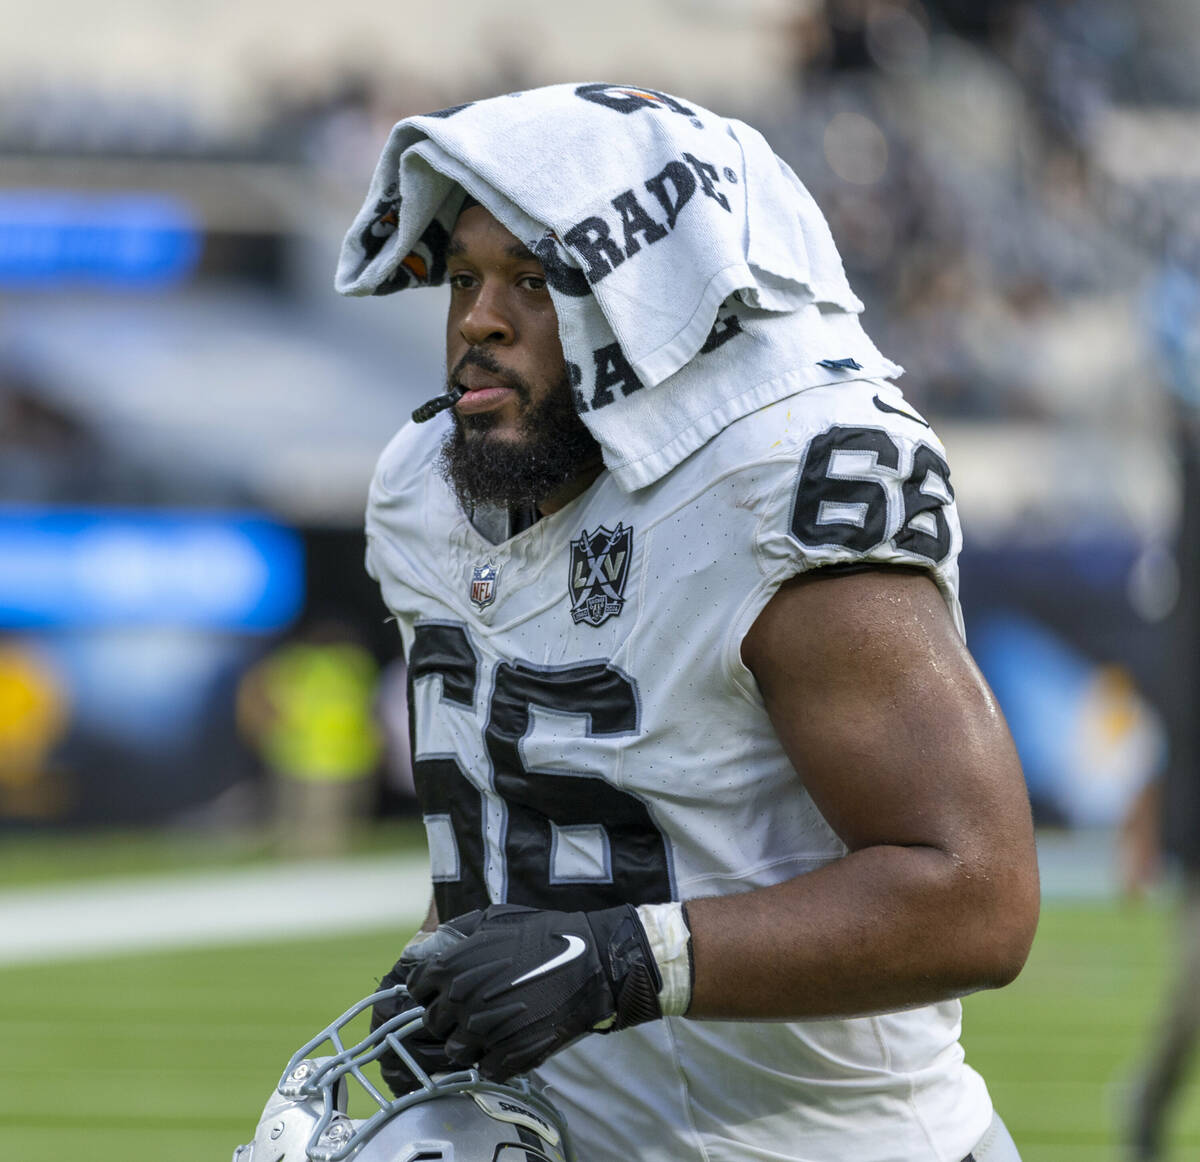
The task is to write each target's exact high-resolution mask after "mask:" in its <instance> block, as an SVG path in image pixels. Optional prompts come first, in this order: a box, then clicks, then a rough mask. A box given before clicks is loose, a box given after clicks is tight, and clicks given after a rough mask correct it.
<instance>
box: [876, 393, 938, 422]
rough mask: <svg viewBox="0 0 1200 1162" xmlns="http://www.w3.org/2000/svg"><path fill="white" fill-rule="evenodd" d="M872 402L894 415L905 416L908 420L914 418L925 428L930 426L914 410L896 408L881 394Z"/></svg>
mask: <svg viewBox="0 0 1200 1162" xmlns="http://www.w3.org/2000/svg"><path fill="white" fill-rule="evenodd" d="M872 402H873V403H874V404H875V406H876V407H877V408H878V409H879V410H880V411H881V412H892V413H893V415H897V416H903V417H904V418H905V419H906V420H912V422H913V423H914V424H920V425H921V427H923V428H927V427H929V424H928V423H927V422H926V421H925V420H923V419H921V417H920V416H917V415H913V413H912V412H907V411H905V410H904V409H903V408H894V407H892V405H891V404H890V403H884V402H883V400H881V399H880V398H879V396H876V397H875V398H874V400H873V401H872Z"/></svg>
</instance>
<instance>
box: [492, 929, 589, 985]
mask: <svg viewBox="0 0 1200 1162" xmlns="http://www.w3.org/2000/svg"><path fill="white" fill-rule="evenodd" d="M559 935H560V936H562V938H563V939H564V940H565V941H566V942H567V947H566V948H565V949H564V950H563V951H562V952H560V953H559V954H558V955H557V956H552V957H551V958H550V959H549V960H547V961H546V963H545V964H539V965H538V966H537V968H531V969H530V970H529V971H528V972H527V973H525V974H524V975H523V976H519V977H517V979H516V980H514V981H513V982H512V983H513V984H514V985H518V984H524V983H525V982H526V981H527V980H533V978H534V977H536V976H545V975H546V973H548V972H553V971H554V970H555V969H556V968H561V967H562V966H563V965H564V964H570V963H571V961H572V960H575V959H577V958H578V957H580V956H582V955H583V950H584V949H585V948H586V947H587V945H586V944H584V942H583V941H582V940H581V939H580V938H579V937H578V936H566V935H564V934H563V933H561V932H560V933H559ZM510 987H511V986H510Z"/></svg>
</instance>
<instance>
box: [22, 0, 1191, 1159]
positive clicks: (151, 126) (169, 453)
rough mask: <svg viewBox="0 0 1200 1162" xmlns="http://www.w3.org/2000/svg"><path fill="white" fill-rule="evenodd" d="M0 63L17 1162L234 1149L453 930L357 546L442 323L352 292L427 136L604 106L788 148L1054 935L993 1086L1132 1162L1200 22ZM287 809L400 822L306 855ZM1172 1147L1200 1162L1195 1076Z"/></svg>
mask: <svg viewBox="0 0 1200 1162" xmlns="http://www.w3.org/2000/svg"><path fill="white" fill-rule="evenodd" d="M0 27H2V28H3V29H4V34H3V36H0V1045H3V1046H4V1047H5V1049H6V1050H7V1052H6V1053H5V1054H4V1061H3V1064H0V1083H2V1084H0V1127H4V1131H3V1132H4V1135H5V1140H6V1141H7V1142H8V1143H9V1147H8V1148H7V1153H8V1156H10V1157H13V1158H21V1159H24V1158H30V1159H33V1158H38V1157H42V1156H45V1155H47V1154H48V1153H50V1152H51V1151H53V1152H55V1153H66V1152H67V1151H68V1150H70V1151H74V1152H77V1153H81V1154H87V1155H88V1156H90V1157H94V1158H96V1159H100V1160H101V1162H104V1160H106V1159H108V1158H110V1157H111V1158H114V1159H115V1158H118V1157H120V1158H128V1157H130V1156H131V1155H132V1156H147V1157H148V1156H159V1157H169V1158H171V1159H173V1160H178V1162H188V1160H190V1159H193V1158H195V1159H197V1160H199V1159H200V1158H201V1157H206V1156H208V1155H209V1154H210V1153H215V1155H216V1156H217V1157H220V1156H221V1151H222V1150H225V1151H226V1155H227V1154H228V1153H230V1152H231V1151H232V1147H233V1145H234V1144H236V1142H237V1141H240V1140H242V1139H243V1138H245V1137H247V1136H248V1135H249V1133H250V1131H251V1128H252V1126H253V1124H254V1120H255V1118H256V1117H257V1112H258V1109H259V1108H260V1106H261V1103H262V1102H263V1100H265V1097H266V1093H267V1091H268V1090H269V1088H270V1085H271V1084H272V1083H273V1081H274V1078H275V1074H276V1073H277V1072H278V1070H279V1068H280V1067H281V1066H282V1064H283V1061H284V1060H285V1059H286V1056H287V1054H288V1053H290V1051H291V1049H292V1048H293V1047H294V1045H295V1044H296V1043H298V1042H299V1041H300V1040H303V1039H304V1038H305V1037H306V1036H308V1035H309V1033H310V1032H312V1031H314V1030H315V1028H316V1027H317V1026H319V1025H320V1024H323V1023H324V1022H325V1021H326V1020H327V1019H328V1018H329V1017H331V1016H332V1015H334V1012H335V1011H336V1010H338V1009H340V1008H341V1007H344V1005H343V1003H342V1002H345V1004H347V1005H348V1004H349V1003H350V1001H352V1000H353V999H355V998H356V997H357V995H359V994H360V993H361V992H364V991H366V989H367V988H368V987H369V986H370V983H371V981H372V980H373V978H374V975H377V974H378V973H379V972H381V971H382V970H383V968H384V967H385V966H386V964H387V963H390V960H391V958H392V955H393V953H394V950H395V949H396V948H397V947H398V943H399V940H400V938H401V937H403V936H405V935H407V932H408V931H409V930H410V929H411V927H412V926H413V925H415V923H416V921H417V919H418V917H419V914H420V913H421V912H422V911H423V908H424V903H425V900H424V898H423V891H422V890H420V889H417V888H415V887H413V886H412V885H413V884H414V883H418V882H419V881H420V865H421V860H422V848H421V840H420V836H419V828H418V826H417V824H416V820H415V819H414V813H413V806H412V802H411V798H410V794H409V786H410V783H409V774H408V770H407V762H406V759H405V752H406V729H407V728H406V725H405V723H406V715H405V711H404V706H403V687H404V682H403V670H402V666H403V663H402V659H399V658H398V651H397V644H398V643H397V639H396V637H395V635H394V633H393V632H392V631H391V629H390V628H389V627H388V626H387V625H386V624H385V621H384V618H385V615H386V611H385V610H384V609H383V607H382V605H381V603H380V601H379V598H378V596H377V594H376V592H375V589H374V585H373V583H372V582H370V581H369V579H368V578H367V577H366V576H365V574H364V573H363V570H362V565H361V559H362V550H363V544H362V538H361V534H360V529H359V525H360V518H361V513H362V508H363V503H364V498H365V492H366V486H367V482H368V480H369V478H370V473H371V469H372V466H373V462H374V459H375V457H376V456H377V455H378V453H379V452H380V451H381V449H382V448H383V446H384V444H385V443H386V441H387V439H388V438H389V436H390V434H391V433H392V432H393V431H394V430H395V429H396V428H397V427H398V426H399V425H400V424H401V423H402V422H403V421H404V419H405V418H406V417H407V415H408V413H409V412H410V410H411V409H412V407H413V406H414V405H415V404H417V403H419V402H421V401H423V400H425V399H426V398H428V397H429V395H430V394H432V393H433V388H434V385H435V384H436V383H438V382H439V380H440V378H441V375H442V369H441V340H440V335H441V330H442V319H441V316H442V310H443V300H442V299H441V298H440V296H439V294H438V293H437V292H427V293H425V294H423V295H414V296H411V297H410V296H407V295H406V296H404V300H403V302H401V301H400V300H396V299H383V300H378V301H375V300H367V301H363V300H360V301H355V302H353V303H347V302H344V301H341V300H339V299H338V298H337V297H336V296H335V295H334V294H333V292H332V289H331V283H332V271H333V264H334V259H335V255H336V251H337V246H338V244H339V242H340V238H341V235H342V233H343V232H344V230H345V229H346V227H347V226H348V224H349V222H350V220H351V218H352V216H353V213H354V211H355V210H356V209H357V206H358V204H359V201H360V200H361V198H362V196H363V194H364V193H365V189H366V182H367V179H368V177H369V174H370V172H371V169H372V167H373V164H374V161H375V158H376V156H377V153H378V150H379V148H380V146H381V144H382V142H383V140H384V137H385V135H386V132H387V129H388V128H389V127H390V126H391V124H392V123H393V122H394V121H396V120H398V119H399V118H400V117H402V116H405V115H408V114H411V113H416V112H422V111H427V110H430V109H435V108H439V107H442V106H445V105H448V104H452V103H456V102H460V101H463V100H468V99H471V98H474V97H478V96H485V95H489V94H492V93H496V92H503V91H509V90H513V89H518V88H523V87H527V86H530V85H534V84H541V83H548V82H552V81H560V80H603V81H628V82H631V83H638V84H643V85H651V86H653V87H656V88H659V89H663V90H667V91H672V92H677V93H680V94H682V95H684V96H686V97H689V98H692V99H694V100H696V101H698V102H699V103H701V104H705V105H708V106H709V107H712V108H714V109H716V110H718V111H720V112H723V113H726V114H729V115H736V116H740V117H742V118H744V119H745V120H747V121H749V122H751V123H752V124H754V125H756V126H757V127H759V128H761V129H762V130H763V132H764V133H765V134H766V135H767V137H768V139H769V140H770V141H771V142H772V144H773V145H774V147H775V149H776V150H777V152H779V153H780V154H781V155H782V156H784V157H785V158H786V159H787V160H788V161H789V162H790V163H791V164H792V166H793V168H795V170H796V171H797V173H798V174H799V175H800V177H801V178H802V179H803V180H804V181H805V183H806V184H807V185H808V186H809V188H810V189H811V190H812V192H813V193H814V195H815V196H816V198H817V200H818V202H819V203H820V204H821V206H822V207H823V208H824V210H825V212H826V214H827V216H828V217H829V219H830V223H831V226H832V228H833V231H834V235H835V237H836V238H837V240H838V242H839V245H840V246H841V249H842V254H843V257H844V259H845V262H846V266H847V269H848V273H849V275H850V279H851V282H852V284H853V285H854V287H855V288H856V290H857V291H858V292H859V294H860V295H861V296H862V297H863V298H864V299H865V301H866V302H867V312H866V316H865V320H866V325H867V328H868V330H869V332H870V333H871V334H872V336H873V337H874V338H875V340H876V342H877V343H878V344H879V346H880V348H881V349H882V350H883V351H884V352H885V353H887V354H888V355H890V356H891V357H893V358H895V359H897V360H898V361H899V362H901V363H903V364H904V365H905V366H906V367H907V369H908V374H907V375H906V376H905V378H904V380H903V386H904V388H905V391H906V393H907V394H908V396H909V398H910V399H911V400H912V401H913V402H914V403H915V404H916V405H917V406H918V407H920V408H921V409H922V410H923V411H924V412H925V414H926V415H927V416H928V417H929V418H930V419H931V420H932V421H933V423H934V425H935V427H937V429H938V430H939V433H940V434H941V436H942V437H943V439H944V441H945V443H946V444H947V446H948V448H949V451H950V454H951V462H952V464H953V466H954V472H955V486H956V489H957V495H958V500H959V504H960V508H961V511H962V515H963V522H964V526H965V531H966V536H967V549H966V551H965V552H964V555H963V560H962V569H963V594H964V600H965V603H966V608H967V616H968V631H969V637H970V642H971V645H972V648H973V650H974V651H975V653H976V655H977V657H978V658H979V661H980V663H981V665H982V666H983V669H984V670H985V672H986V674H987V676H988V678H989V680H990V681H991V682H992V685H993V687H994V688H995V689H996V691H997V694H998V697H999V699H1000V701H1001V703H1002V705H1003V707H1004V709H1005V712H1006V714H1007V715H1008V717H1009V719H1010V722H1011V724H1012V727H1013V730H1014V734H1015V735H1016V738H1017V741H1018V745H1019V748H1020V750H1021V754H1022V759H1023V761H1024V764H1025V769H1026V773H1027V777H1028V781H1029V787H1030V792H1031V795H1032V797H1033V801H1034V805H1035V809H1036V813H1037V817H1038V821H1039V824H1040V827H1041V830H1040V842H1041V846H1042V852H1043V866H1044V872H1045V885H1046V894H1047V915H1046V921H1045V923H1044V925H1043V930H1042V933H1041V935H1040V936H1039V940H1038V944H1037V945H1036V946H1035V952H1034V956H1033V959H1032V961H1031V964H1030V967H1029V969H1028V970H1027V972H1026V974H1025V976H1024V977H1023V978H1022V979H1021V981H1019V982H1018V984H1017V985H1016V986H1014V987H1013V988H1012V989H1010V990H1008V991H1007V992H1004V993H1001V994H998V995H994V996H986V997H980V998H976V999H973V1000H972V1001H971V1002H969V1020H968V1033H967V1046H968V1052H969V1054H970V1056H971V1057H972V1058H973V1059H975V1060H976V1061H977V1062H978V1063H979V1064H980V1066H981V1068H983V1069H984V1071H985V1072H986V1074H987V1076H988V1078H989V1081H990V1082H991V1084H992V1087H993V1089H994V1091H995V1092H996V1095H997V1099H998V1102H999V1103H1000V1105H1001V1107H1002V1109H1003V1112H1004V1113H1005V1115H1006V1117H1007V1118H1008V1120H1009V1122H1010V1124H1011V1126H1012V1128H1013V1130H1014V1133H1015V1136H1016V1138H1017V1141H1018V1144H1019V1145H1020V1146H1021V1147H1022V1148H1023V1150H1024V1152H1025V1156H1026V1158H1027V1160H1028V1162H1049V1160H1054V1162H1077V1160H1078V1162H1082V1160H1084V1159H1088V1160H1092V1159H1105V1158H1110V1157H1112V1158H1116V1157H1118V1156H1119V1155H1118V1153H1117V1152H1116V1147H1115V1145H1114V1143H1115V1141H1116V1134H1117V1127H1118V1125H1119V1122H1120V1118H1121V1110H1122V1101H1123V1093H1124V1087H1125V1085H1126V1084H1127V1082H1128V1075H1129V1071H1130V1070H1131V1068H1132V1066H1133V1062H1134V1059H1135V1056H1136V1054H1137V1052H1138V1051H1139V1049H1140V1047H1141V1045H1142V1044H1143V1041H1144V1036H1145V1034H1146V1032H1147V1031H1148V1028H1149V1023H1150V1021H1151V1018H1152V1016H1153V1013H1154V1011H1155V1008H1156V1005H1157V999H1158V995H1159V992H1160V990H1161V988H1162V985H1163V983H1164V974H1165V972H1166V968H1165V961H1166V957H1167V949H1168V942H1169V939H1170V937H1169V934H1168V919H1167V913H1166V911H1165V910H1164V901H1163V899H1162V898H1161V897H1153V898H1152V899H1151V900H1150V901H1149V902H1148V903H1147V904H1146V906H1145V907H1143V908H1142V909H1140V910H1130V909H1129V908H1127V907H1124V906H1122V905H1120V904H1119V903H1118V902H1117V872H1116V861H1115V855H1114V850H1113V835H1114V829H1115V828H1116V826H1117V825H1118V823H1119V821H1120V820H1121V819H1122V817H1123V816H1124V814H1125V812H1126V810H1127V809H1128V807H1129V805H1130V803H1131V802H1132V801H1133V800H1134V798H1135V797H1136V796H1137V795H1138V793H1139V791H1140V790H1141V789H1142V788H1143V787H1144V786H1145V785H1146V784H1147V783H1148V782H1149V781H1151V780H1152V779H1154V778H1155V777H1156V776H1158V775H1159V774H1160V773H1161V772H1162V770H1163V769H1164V767H1165V765H1166V764H1167V762H1168V761H1169V760H1170V756H1171V753H1172V735H1173V733H1174V732H1173V730H1172V724H1173V723H1176V722H1178V721H1181V720H1186V719H1187V717H1188V716H1189V715H1190V714H1191V708H1190V707H1189V706H1187V705H1183V704H1182V701H1183V699H1182V686H1181V684H1180V682H1178V681H1177V680H1176V672H1175V668H1174V667H1175V660H1174V659H1175V658H1176V657H1177V653H1176V652H1175V651H1176V650H1177V648H1178V641H1177V640H1173V638H1175V637H1176V634H1175V631H1174V630H1173V628H1172V627H1173V625H1174V624H1175V623H1174V622H1173V621H1172V619H1171V616H1170V615H1171V613H1172V611H1173V610H1174V609H1175V607H1176V605H1177V602H1178V598H1179V593H1180V580H1181V578H1180V569H1179V565H1178V563H1177V561H1176V559H1175V556H1174V554H1173V550H1172V538H1173V536H1174V535H1175V532H1176V530H1177V527H1178V524H1179V520H1180V511H1181V487H1182V480H1181V468H1180V456H1179V453H1178V447H1179V434H1180V430H1181V421H1180V416H1181V415H1187V414H1188V409H1189V408H1191V407H1193V406H1195V404H1196V401H1197V399H1198V398H1200V393H1198V387H1200V378H1198V376H1200V198H1198V194H1200V67H1197V66H1198V64H1200V5H1198V4H1196V3H1195V0H1144V2H1143V3H1139V4H1137V5H1133V4H1127V3H1122V2H1120V0H640V2H639V0H610V2H609V3H607V4H605V5H603V6H602V7H601V8H596V7H594V6H590V5H589V6H582V5H581V6H572V5H567V4H562V5H559V4H554V3H553V2H552V0H510V3H509V4H507V5H506V6H504V7H503V8H500V7H497V6H495V5H488V4H485V3H483V2H482V0H460V2H459V3H458V4H456V5H454V6H452V8H449V9H447V8H445V6H435V5H417V4H415V3H411V2H409V0H398V2H396V3H393V4H390V5H376V4H369V3H366V2H365V0H342V2H341V3H339V4H337V5H321V4H317V3H313V2H311V0H292V2H291V3H289V4H287V5H284V4H282V3H277V2H275V0H257V2H256V0H244V2H241V3H235V2H234V0H194V2H193V3H191V4H188V5H182V4H177V3H171V2H168V0H115V2H113V3H110V4H107V5H103V6H96V5H89V4H84V3H82V2H81V0H59V3H57V4H56V5H54V6H53V7H50V6H46V7H45V8H44V9H42V10H37V9H33V8H31V7H30V6H29V5H28V4H24V3H21V4H18V3H16V2H15V0H0ZM297 774H299V775H301V776H302V778H300V779H299V780H297V779H296V778H295V777H294V776H296V775H297ZM288 775H290V776H293V777H292V778H290V779H289V778H288V777H286V776H288ZM297 783H299V784H301V785H302V786H303V787H304V788H305V789H306V790H312V789H313V787H314V786H315V787H317V788H318V790H319V792H320V794H322V795H329V796H332V798H329V799H322V800H321V803H323V804H326V805H328V803H330V802H332V803H335V804H337V805H338V808H339V809H340V810H344V811H345V812H347V813H348V814H351V815H355V814H358V813H361V814H362V815H363V816H364V818H365V819H366V820H367V822H368V823H369V824H370V825H369V826H368V827H366V828H360V829H358V830H356V831H355V832H353V833H348V834H347V835H345V836H342V835H332V836H330V835H321V834H315V835H314V834H311V833H310V832H309V831H306V830H305V828H306V823H305V819H306V815H305V812H306V811H307V810H309V809H310V807H311V802H310V798H308V797H306V796H305V795H303V794H301V795H292V794H288V793H287V787H288V786H292V790H293V791H294V790H295V786H294V785H295V784H297ZM281 788H283V790H284V793H283V794H282V796H280V794H279V792H280V789H281ZM281 799H282V801H283V802H284V803H285V805H286V806H287V810H288V811H289V812H290V814H289V816H288V819H289V826H288V828H287V831H286V835H287V836H291V837H292V838H293V840H294V842H292V843H291V844H290V845H289V844H288V843H287V842H286V841H285V839H284V838H281V836H280V833H279V829H278V828H277V827H275V826H274V818H275V808H274V806H273V805H274V804H276V803H277V802H278V801H280V800H281ZM306 804H307V805H308V806H306ZM297 837H298V841H297ZM323 845H324V846H323ZM305 855H321V856H325V857H333V856H339V855H340V857H341V858H339V859H338V860H336V861H333V862H329V861H322V862H319V863H316V864H313V863H308V864H304V863H298V862H294V861H296V859H297V857H300V856H305ZM314 867H315V868H317V869H318V873H316V874H314V872H313V871H312V868H314ZM163 892H166V893H167V894H166V895H162V894H161V893H163ZM171 892H174V893H176V894H174V895H171V894H170V893H171ZM156 893H158V894H156ZM189 893H194V894H189ZM255 901H258V903H255ZM172 917H174V921H172ZM181 917H182V920H181ZM184 921H187V922H184ZM189 930H190V931H189ZM201 945H207V947H200V946H201ZM281 986H282V987H281ZM1198 987H1200V985H1198ZM222 1055H227V1056H224V1057H223V1056H222ZM84 1094H86V1097H85V1096H82V1095H84ZM1172 1142H1173V1148H1174V1150H1175V1153H1174V1154H1173V1155H1172V1156H1173V1157H1176V1158H1180V1159H1182V1158H1188V1157H1195V1156H1200V1100H1198V1098H1197V1089H1196V1086H1195V1084H1193V1085H1192V1087H1191V1088H1190V1090H1189V1091H1188V1093H1187V1095H1186V1098H1185V1101H1184V1103H1183V1105H1182V1107H1181V1108H1180V1110H1179V1111H1178V1116H1177V1118H1176V1119H1175V1123H1174V1128H1173V1131H1172Z"/></svg>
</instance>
